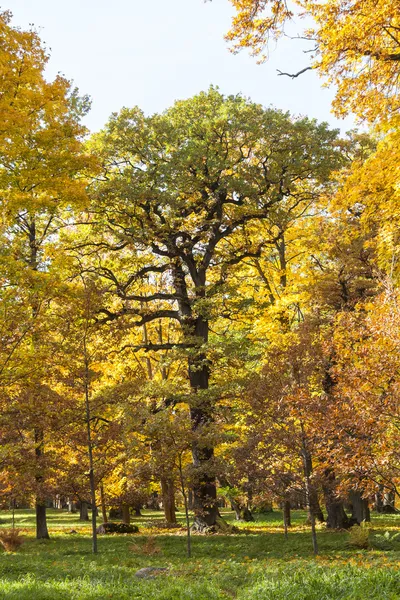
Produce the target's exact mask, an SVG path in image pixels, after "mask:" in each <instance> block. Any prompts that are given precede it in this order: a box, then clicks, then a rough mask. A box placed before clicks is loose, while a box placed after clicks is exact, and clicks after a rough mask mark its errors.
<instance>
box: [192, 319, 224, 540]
mask: <svg viewBox="0 0 400 600" xmlns="http://www.w3.org/2000/svg"><path fill="white" fill-rule="evenodd" d="M193 334H194V336H195V337H196V338H197V339H200V340H202V342H203V343H204V344H206V343H207V342H208V321H206V320H205V319H203V318H201V317H197V318H196V320H195V328H194V332H193ZM189 380H190V387H191V389H192V392H193V393H194V394H195V395H196V396H197V398H198V399H197V398H196V401H195V402H193V403H192V406H191V407H190V417H191V421H192V429H193V431H194V432H195V433H197V434H199V437H201V431H202V429H203V428H204V427H207V426H208V425H209V424H210V423H212V421H213V407H212V405H211V403H210V400H209V399H208V397H207V395H206V394H205V393H204V392H206V390H208V380H209V367H208V363H207V357H206V355H205V354H204V353H202V352H201V351H199V353H198V354H197V356H194V357H190V358H189ZM192 457H193V466H194V479H193V510H194V523H193V526H192V527H193V529H195V530H196V531H201V532H203V531H209V530H213V529H215V528H216V527H217V519H218V518H220V517H219V513H218V506H217V485H216V477H215V474H214V473H213V472H212V468H211V464H210V463H211V461H212V459H213V458H214V448H213V446H212V444H207V445H206V444H204V442H202V441H201V440H200V441H199V440H195V441H194V442H193V445H192Z"/></svg>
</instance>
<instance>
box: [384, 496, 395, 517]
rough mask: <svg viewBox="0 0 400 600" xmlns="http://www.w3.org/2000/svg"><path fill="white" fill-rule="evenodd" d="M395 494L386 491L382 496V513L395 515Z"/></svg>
mask: <svg viewBox="0 0 400 600" xmlns="http://www.w3.org/2000/svg"><path fill="white" fill-rule="evenodd" d="M395 499H396V496H395V493H394V492H392V491H389V492H388V491H386V492H385V494H384V496H383V506H382V512H383V513H385V514H394V513H397V510H396V508H395V504H394V503H395Z"/></svg>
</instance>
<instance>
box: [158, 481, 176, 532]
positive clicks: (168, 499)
mask: <svg viewBox="0 0 400 600" xmlns="http://www.w3.org/2000/svg"><path fill="white" fill-rule="evenodd" d="M161 492H162V498H163V507H164V515H165V520H166V521H167V523H176V522H177V521H176V513H175V489H174V482H173V480H172V479H167V478H165V477H162V478H161Z"/></svg>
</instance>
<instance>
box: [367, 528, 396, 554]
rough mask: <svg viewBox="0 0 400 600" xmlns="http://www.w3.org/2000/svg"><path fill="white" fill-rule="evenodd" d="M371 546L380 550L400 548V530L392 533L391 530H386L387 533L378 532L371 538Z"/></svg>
mask: <svg viewBox="0 0 400 600" xmlns="http://www.w3.org/2000/svg"><path fill="white" fill-rule="evenodd" d="M371 546H373V548H377V549H378V550H394V549H396V548H400V532H395V533H391V532H390V531H385V533H376V534H375V535H374V536H373V537H372V538H371Z"/></svg>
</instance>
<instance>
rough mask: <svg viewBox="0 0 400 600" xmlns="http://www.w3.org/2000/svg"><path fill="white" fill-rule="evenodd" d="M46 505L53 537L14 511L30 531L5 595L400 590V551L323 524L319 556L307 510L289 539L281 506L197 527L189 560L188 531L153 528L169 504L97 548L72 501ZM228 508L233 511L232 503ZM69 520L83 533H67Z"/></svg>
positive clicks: (6, 572)
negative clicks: (149, 576)
mask: <svg viewBox="0 0 400 600" xmlns="http://www.w3.org/2000/svg"><path fill="white" fill-rule="evenodd" d="M48 512H49V518H48V524H49V529H50V535H51V539H50V540H49V541H37V540H35V539H34V525H35V522H34V514H33V511H29V510H18V511H17V512H16V526H17V527H21V528H23V529H24V531H25V534H26V536H27V537H26V542H25V544H24V545H23V546H22V548H21V550H20V551H19V552H17V553H14V554H12V553H5V552H4V553H2V552H0V600H2V599H3V598H4V599H7V600H8V599H10V600H11V599H15V600H53V599H54V600H106V599H109V598H112V599H113V600H128V599H129V600H137V599H143V600H144V599H146V600H222V599H224V600H226V599H229V598H237V599H238V600H283V599H285V600H327V599H329V600H336V599H348V600H358V599H359V600H364V599H366V598H368V599H369V600H393V599H400V551H397V550H392V551H388V552H383V551H378V550H354V549H350V548H348V547H347V546H346V540H347V537H348V535H347V534H346V533H345V532H340V533H332V532H328V531H326V530H325V529H323V528H321V529H320V530H319V531H318V541H319V545H320V556H319V557H317V558H314V557H313V555H312V548H311V540H310V531H309V528H308V527H307V526H306V525H305V513H303V512H301V511H296V512H295V513H294V515H293V516H294V519H293V528H292V531H291V532H290V533H289V539H288V540H287V541H285V539H284V535H283V529H282V514H281V513H280V512H279V511H275V512H273V513H272V514H269V515H258V516H257V520H256V522H255V523H251V524H240V528H241V529H242V530H243V532H241V533H239V534H235V535H229V536H223V535H215V536H208V537H206V536H194V538H193V555H194V556H193V558H192V559H191V560H189V559H187V558H186V555H185V535H184V532H183V531H179V530H177V531H170V532H165V531H162V530H157V529H156V528H149V525H148V524H149V522H151V523H154V524H156V521H157V519H161V520H162V519H163V515H162V514H161V513H156V512H150V511H145V514H144V515H143V517H140V518H136V519H134V521H135V522H136V523H137V524H138V525H139V527H140V532H139V534H136V535H134V536H131V535H122V536H121V535H120V536H117V535H115V536H101V537H100V538H99V554H98V555H97V556H93V555H92V554H91V541H90V529H89V524H88V523H83V524H82V523H80V522H79V518H78V517H77V516H76V515H70V514H68V513H67V512H64V511H55V510H50V511H48ZM179 517H180V519H182V518H183V515H182V514H180V515H179ZM225 517H226V518H228V519H233V515H232V513H225ZM0 518H1V519H2V521H3V524H2V527H7V524H10V523H11V514H10V513H9V512H2V513H0ZM4 521H6V522H5V523H4ZM373 526H374V529H376V530H379V531H381V532H384V531H385V530H387V529H391V530H395V529H398V530H400V516H394V517H393V516H386V517H382V516H377V517H374V522H373ZM71 529H75V530H76V531H78V534H75V535H73V534H69V533H68V532H69V531H70V530H71ZM149 533H151V534H155V535H156V542H157V544H158V546H159V547H160V548H161V554H159V555H157V556H146V555H145V554H143V553H142V552H140V551H138V547H139V548H140V547H141V545H142V544H143V543H144V542H145V540H146V537H147V536H148V535H149ZM132 546H134V547H133V548H132ZM145 566H166V567H168V572H167V573H166V574H165V575H164V574H162V575H159V576H158V577H157V578H156V579H154V580H139V579H137V578H136V577H135V572H136V571H137V570H138V569H140V568H141V567H145Z"/></svg>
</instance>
